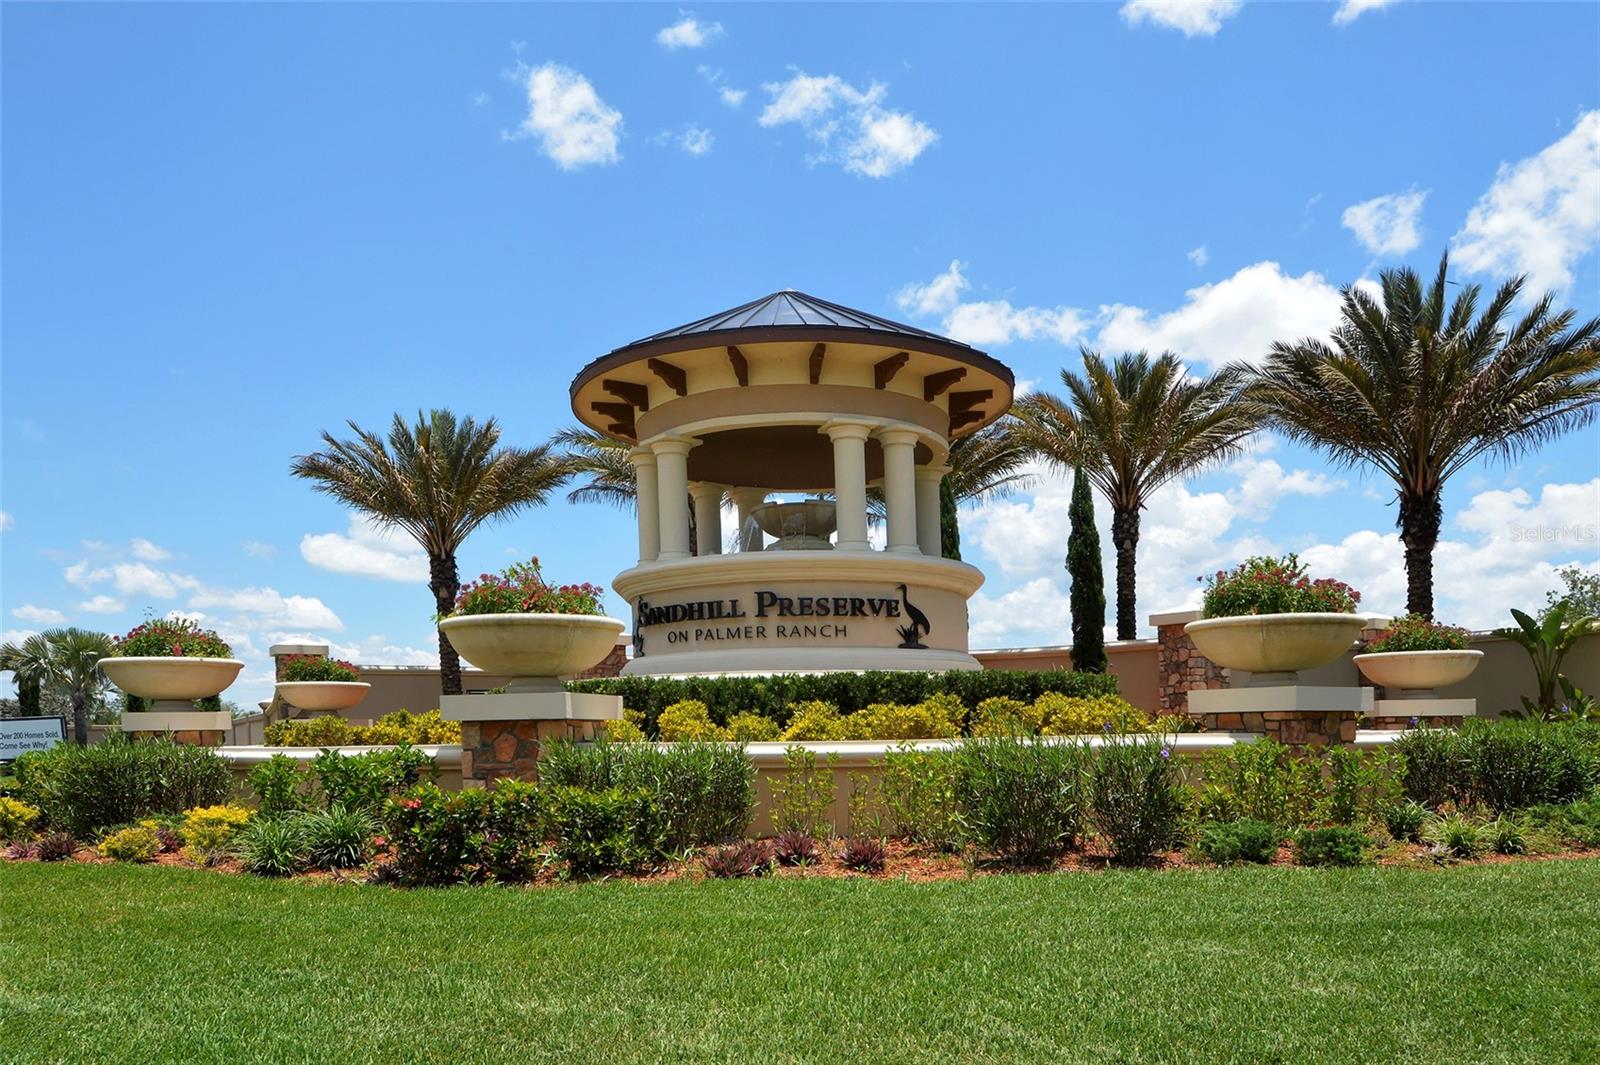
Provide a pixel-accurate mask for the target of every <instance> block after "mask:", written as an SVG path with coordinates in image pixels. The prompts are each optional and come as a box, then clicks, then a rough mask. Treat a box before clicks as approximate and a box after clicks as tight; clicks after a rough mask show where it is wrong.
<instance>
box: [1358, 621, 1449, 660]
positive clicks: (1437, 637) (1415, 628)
mask: <svg viewBox="0 0 1600 1065" xmlns="http://www.w3.org/2000/svg"><path fill="white" fill-rule="evenodd" d="M1471 637H1472V634H1471V633H1469V632H1468V631H1467V630H1466V629H1462V628H1457V627H1456V626H1454V625H1440V624H1437V623H1435V622H1433V621H1431V620H1429V619H1428V618H1425V617H1423V616H1422V615H1421V614H1407V615H1406V616H1405V617H1403V618H1396V619H1395V620H1394V621H1392V622H1390V624H1389V627H1388V628H1387V629H1384V630H1383V632H1382V633H1381V634H1380V635H1379V636H1378V638H1377V639H1375V640H1373V641H1372V642H1371V643H1369V644H1367V647H1366V651H1367V653H1368V654H1382V653H1387V652H1390V651H1465V650H1466V649H1467V642H1468V641H1469V640H1470V639H1471Z"/></svg>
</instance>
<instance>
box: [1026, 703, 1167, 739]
mask: <svg viewBox="0 0 1600 1065" xmlns="http://www.w3.org/2000/svg"><path fill="white" fill-rule="evenodd" d="M1033 714H1034V715H1035V716H1036V717H1037V719H1038V721H1039V731H1040V732H1042V733H1043V734H1044V735H1046V736H1076V735H1081V734H1083V733H1087V732H1101V731H1104V730H1105V728H1106V726H1107V725H1109V726H1111V731H1113V732H1143V731H1145V729H1147V728H1148V727H1149V725H1150V717H1149V715H1148V714H1146V713H1145V712H1144V711H1143V710H1140V709H1139V708H1137V707H1135V706H1134V705H1133V704H1132V703H1130V702H1128V701H1127V700H1126V699H1124V698H1122V697H1121V696H1118V695H1097V696H1095V697H1093V698H1090V699H1085V698H1079V697H1077V696H1071V695H1058V694H1056V693H1055V692H1045V693H1044V694H1043V695H1041V696H1039V698H1038V699H1036V700H1034V703H1033Z"/></svg>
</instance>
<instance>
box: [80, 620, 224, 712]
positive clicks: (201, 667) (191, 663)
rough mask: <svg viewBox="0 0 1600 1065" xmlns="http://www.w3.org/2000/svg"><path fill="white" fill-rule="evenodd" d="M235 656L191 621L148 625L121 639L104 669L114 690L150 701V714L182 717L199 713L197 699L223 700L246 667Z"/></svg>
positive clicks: (148, 623)
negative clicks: (216, 696) (196, 705)
mask: <svg viewBox="0 0 1600 1065" xmlns="http://www.w3.org/2000/svg"><path fill="white" fill-rule="evenodd" d="M232 654H233V649H232V648H230V647H229V646H228V645H227V643H226V642H225V641H224V640H223V639H222V637H220V636H218V635H217V634H216V633H215V632H212V631H210V630H209V629H202V628H200V627H199V626H198V625H196V624H195V623H194V622H192V621H188V620H186V619H182V618H163V619H161V620H158V621H147V622H145V623H144V624H143V625H140V626H138V627H137V628H135V629H134V630H133V631H131V632H129V633H128V634H127V635H126V636H124V637H122V638H121V639H119V640H118V641H117V646H116V651H115V653H114V654H113V655H112V656H111V657H110V658H102V659H101V660H100V662H99V665H100V669H101V671H102V672H103V673H105V675H106V676H107V677H108V678H110V680H111V683H112V684H115V685H116V686H117V687H118V688H120V689H121V690H122V691H124V692H126V693H128V694H129V695H135V696H138V697H139V698H140V699H145V700H148V701H150V702H151V703H152V704H153V705H152V706H150V707H148V709H149V710H155V711H177V712H180V713H181V712H186V711H193V710H194V707H193V706H192V705H191V704H192V703H193V702H194V701H195V700H196V699H209V698H211V697H212V696H214V695H221V694H222V692H223V691H225V690H226V689H227V687H228V685H230V684H232V683H233V682H234V679H235V678H237V677H238V676H239V671H240V670H241V669H243V668H244V663H243V662H241V661H239V660H238V659H237V658H232V657H230V656H231V655H232ZM200 716H202V717H205V718H208V719H210V718H213V717H215V716H216V715H215V714H214V713H204V712H202V713H201V715H200ZM223 716H226V713H225V712H224V714H223ZM128 723H131V724H137V722H128ZM125 727H126V724H125Z"/></svg>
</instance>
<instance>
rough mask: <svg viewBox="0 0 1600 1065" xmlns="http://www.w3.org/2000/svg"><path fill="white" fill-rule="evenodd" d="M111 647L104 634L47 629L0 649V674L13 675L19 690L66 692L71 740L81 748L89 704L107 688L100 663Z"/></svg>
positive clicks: (87, 719)
mask: <svg viewBox="0 0 1600 1065" xmlns="http://www.w3.org/2000/svg"><path fill="white" fill-rule="evenodd" d="M114 646H115V645H114V644H113V642H112V639H111V637H109V636H107V635H106V634H105V633H103V632H90V631H88V630H87V629H76V628H66V629H50V630H48V631H46V632H42V633H36V634H35V635H33V636H29V637H28V638H27V639H25V640H23V641H22V643H20V644H16V643H8V644H6V645H5V646H4V647H0V670H10V671H11V672H13V673H14V674H16V677H17V683H18V685H19V686H21V685H28V686H37V687H38V688H39V689H41V690H42V689H44V688H49V687H56V688H60V689H61V690H63V691H65V692H66V693H67V696H68V697H69V698H70V699H71V700H72V738H73V740H74V741H75V742H76V743H78V744H79V745H83V744H87V743H88V742H89V701H90V700H91V699H93V698H94V697H95V696H97V695H99V694H100V693H101V692H103V691H105V689H106V686H107V684H108V681H107V680H106V676H105V674H104V673H102V672H100V660H101V659H102V658H105V657H107V656H108V655H110V654H111V650H112V648H113V647H114Z"/></svg>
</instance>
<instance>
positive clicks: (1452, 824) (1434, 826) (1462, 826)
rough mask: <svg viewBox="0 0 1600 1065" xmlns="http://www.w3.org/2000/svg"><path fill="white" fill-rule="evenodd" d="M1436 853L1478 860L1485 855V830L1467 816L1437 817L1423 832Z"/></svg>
mask: <svg viewBox="0 0 1600 1065" xmlns="http://www.w3.org/2000/svg"><path fill="white" fill-rule="evenodd" d="M1422 836H1423V838H1424V839H1426V840H1427V841H1428V842H1429V843H1431V844H1433V849H1434V851H1435V852H1437V853H1439V854H1441V855H1446V856H1448V857H1451V858H1476V857H1477V856H1478V855H1479V854H1481V853H1483V845H1484V835H1483V829H1482V827H1481V826H1479V825H1478V823H1477V822H1475V821H1473V820H1472V819H1471V818H1469V817H1467V816H1466V815H1465V814H1451V815H1449V816H1448V817H1436V818H1434V819H1433V820H1432V821H1430V822H1428V824H1427V826H1426V827H1424V828H1423V830H1422Z"/></svg>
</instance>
